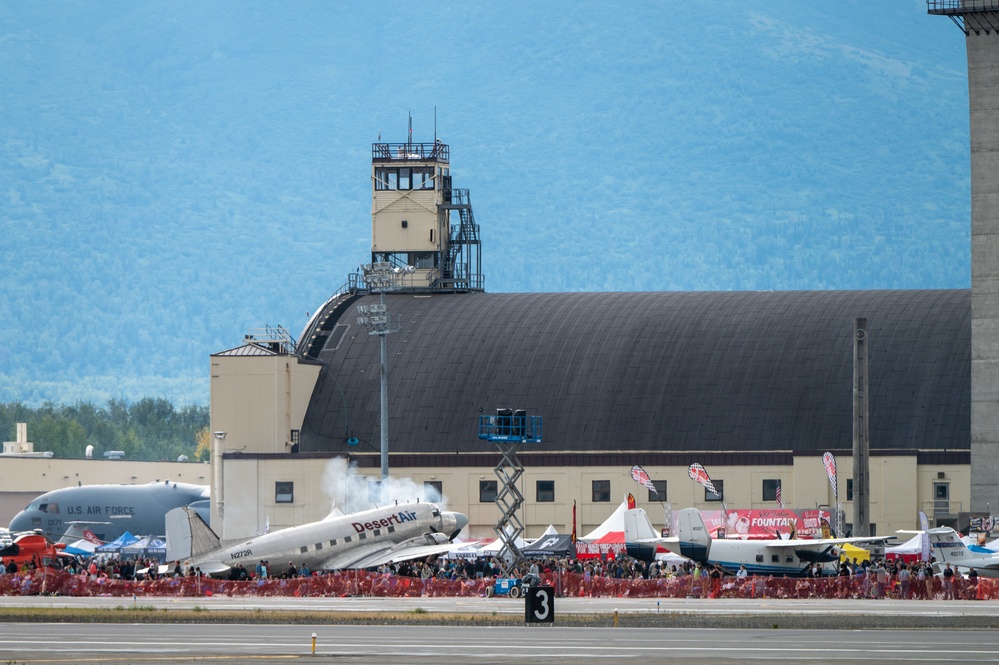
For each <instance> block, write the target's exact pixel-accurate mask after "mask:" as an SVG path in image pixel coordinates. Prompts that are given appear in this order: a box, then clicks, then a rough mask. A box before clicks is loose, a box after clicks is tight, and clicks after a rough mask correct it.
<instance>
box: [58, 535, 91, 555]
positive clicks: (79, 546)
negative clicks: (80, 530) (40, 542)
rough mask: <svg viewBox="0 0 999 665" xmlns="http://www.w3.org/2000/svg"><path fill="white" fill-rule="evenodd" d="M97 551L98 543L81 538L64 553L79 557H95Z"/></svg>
mask: <svg viewBox="0 0 999 665" xmlns="http://www.w3.org/2000/svg"><path fill="white" fill-rule="evenodd" d="M96 549H97V543H93V542H90V541H89V540H87V539H86V538H80V539H79V540H75V541H73V542H72V543H69V544H67V545H66V549H64V550H63V552H66V553H67V554H75V555H77V556H93V555H94V550H96Z"/></svg>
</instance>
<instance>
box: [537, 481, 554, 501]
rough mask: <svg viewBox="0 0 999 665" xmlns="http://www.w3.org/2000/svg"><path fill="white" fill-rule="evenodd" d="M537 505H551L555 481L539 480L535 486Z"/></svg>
mask: <svg viewBox="0 0 999 665" xmlns="http://www.w3.org/2000/svg"><path fill="white" fill-rule="evenodd" d="M537 496H538V503H551V502H552V501H554V500H555V481H554V480H539V481H538V484H537Z"/></svg>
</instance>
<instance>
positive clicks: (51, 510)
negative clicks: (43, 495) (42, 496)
mask: <svg viewBox="0 0 999 665" xmlns="http://www.w3.org/2000/svg"><path fill="white" fill-rule="evenodd" d="M42 512H46V513H48V514H49V515H58V514H59V504H58V503H51V502H50V503H48V504H45V503H43V504H42Z"/></svg>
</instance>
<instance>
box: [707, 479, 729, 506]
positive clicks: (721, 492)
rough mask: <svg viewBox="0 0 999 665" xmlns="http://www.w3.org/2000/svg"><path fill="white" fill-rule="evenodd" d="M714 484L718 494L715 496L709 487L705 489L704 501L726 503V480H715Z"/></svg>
mask: <svg viewBox="0 0 999 665" xmlns="http://www.w3.org/2000/svg"><path fill="white" fill-rule="evenodd" d="M712 484H713V485H714V486H715V489H716V490H718V493H717V494H715V493H714V492H712V491H711V490H709V489H708V488H707V487H705V488H704V500H705V501H724V500H725V481H724V480H715V481H712Z"/></svg>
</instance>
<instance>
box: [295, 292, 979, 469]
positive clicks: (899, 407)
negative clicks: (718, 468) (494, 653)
mask: <svg viewBox="0 0 999 665" xmlns="http://www.w3.org/2000/svg"><path fill="white" fill-rule="evenodd" d="M385 300H386V303H387V305H388V309H389V313H390V314H391V315H392V317H393V318H394V319H397V320H398V327H399V330H398V332H396V333H394V334H391V335H389V336H388V358H389V414H390V416H389V439H390V451H391V452H393V453H454V452H487V451H488V452H495V448H494V447H493V445H492V444H490V443H488V442H486V441H481V440H479V439H478V438H477V427H478V416H479V415H480V414H491V413H494V412H495V409H497V408H514V409H526V410H527V412H528V414H531V415H540V416H542V418H543V427H544V429H543V443H540V444H536V445H535V444H530V445H528V446H527V447H525V449H524V450H525V451H526V450H537V451H538V452H542V451H550V452H594V451H643V452H687V451H690V452H693V451H719V452H720V451H738V452H753V451H762V452H772V451H801V452H805V451H815V452H821V451H823V450H829V449H835V450H843V449H850V448H851V447H852V431H853V429H852V428H853V419H852V418H853V417H852V398H853V326H854V319H855V318H857V317H866V318H867V319H868V332H869V338H868V339H869V347H868V349H869V367H870V375H869V398H870V446H871V448H872V449H878V450H880V449H896V450H951V451H954V450H969V449H970V420H971V417H970V412H971V292H970V291H969V290H912V291H786V292H779V291H778V292H682V293H680V292H654V293H497V294H486V293H467V294H442V295H409V294H390V295H387V296H386V299H385ZM375 302H377V296H364V297H362V298H360V299H358V300H357V301H355V303H354V304H371V303H375ZM337 332H338V333H342V334H333V335H331V336H330V339H329V340H327V342H326V345H325V348H324V350H323V352H322V353H320V354H319V357H320V359H321V360H322V361H323V363H324V365H325V368H324V370H323V371H322V372H321V373H320V378H319V381H318V383H317V385H316V388H315V391H314V394H313V396H312V401H311V403H310V406H309V408H308V411H307V414H306V418H305V423H304V426H303V429H302V436H301V451H302V452H341V451H342V452H377V451H378V449H379V430H378V428H379V424H378V423H379V382H380V378H379V342H378V338H377V337H376V336H374V335H369V334H368V333H367V330H366V329H365V328H364V327H363V326H359V325H358V324H357V322H356V315H355V310H354V308H353V307H350V308H348V309H346V310H344V311H343V312H342V313H341V314H340V315H339V320H338V325H337ZM348 437H356V438H357V439H359V440H360V444H359V445H356V446H349V445H348V444H347V439H348Z"/></svg>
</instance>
